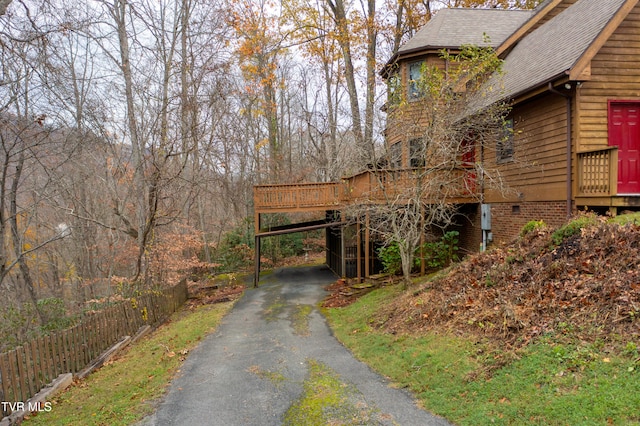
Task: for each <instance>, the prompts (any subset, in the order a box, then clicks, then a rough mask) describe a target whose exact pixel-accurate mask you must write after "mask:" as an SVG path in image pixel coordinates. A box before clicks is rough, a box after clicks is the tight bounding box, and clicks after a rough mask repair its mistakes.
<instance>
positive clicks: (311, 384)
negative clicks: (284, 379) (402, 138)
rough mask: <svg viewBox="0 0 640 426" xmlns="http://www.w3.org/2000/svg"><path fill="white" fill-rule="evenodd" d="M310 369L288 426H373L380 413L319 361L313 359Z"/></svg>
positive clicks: (308, 361) (308, 362)
mask: <svg viewBox="0 0 640 426" xmlns="http://www.w3.org/2000/svg"><path fill="white" fill-rule="evenodd" d="M307 365H308V367H309V377H308V378H307V379H306V380H305V381H304V383H303V392H302V395H301V396H300V398H299V399H298V401H296V402H295V403H294V404H293V405H292V406H291V407H290V408H289V410H288V411H287V412H286V414H285V418H284V422H283V425H284V426H307V425H308V426H318V425H364V424H368V423H369V424H370V420H371V418H372V416H374V415H375V413H376V410H374V409H372V408H369V407H368V406H367V405H366V404H364V403H363V402H362V401H361V400H360V399H361V398H360V394H359V392H358V391H357V390H356V389H355V388H353V387H352V386H349V385H347V384H346V383H344V382H342V381H341V380H340V376H339V375H338V374H337V373H336V372H335V371H333V370H331V369H330V368H329V367H327V366H326V365H324V364H322V363H320V362H318V361H317V360H314V359H309V360H307Z"/></svg>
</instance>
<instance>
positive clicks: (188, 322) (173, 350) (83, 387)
mask: <svg viewBox="0 0 640 426" xmlns="http://www.w3.org/2000/svg"><path fill="white" fill-rule="evenodd" d="M232 305H233V303H224V304H216V305H205V306H201V307H198V308H196V309H195V310H194V311H188V310H186V309H185V310H182V311H179V312H177V313H176V314H174V315H173V316H172V317H171V319H170V321H168V322H167V323H165V324H163V325H162V326H161V327H160V328H159V329H158V330H156V331H155V332H154V333H152V334H151V335H150V336H147V337H146V338H144V339H142V340H141V341H140V342H138V343H136V344H134V345H132V346H131V347H129V348H128V350H126V352H125V353H123V354H122V356H120V357H119V359H118V360H117V362H111V363H109V364H107V365H105V366H103V367H102V368H101V369H100V370H98V371H96V372H95V373H93V374H91V375H90V376H89V377H87V379H86V380H84V381H81V382H78V383H76V384H75V385H74V386H72V387H71V388H69V389H68V390H67V391H65V392H63V393H61V394H60V395H58V396H57V397H56V398H55V399H54V400H53V401H52V402H53V405H52V410H51V411H50V412H41V413H40V414H38V415H37V416H33V417H31V418H30V419H29V420H28V421H27V424H29V425H38V424H42V425H47V426H49V425H130V424H133V423H135V422H136V421H139V420H141V419H142V418H143V417H144V416H146V415H148V414H151V412H152V411H153V409H154V401H157V400H158V399H159V398H160V397H161V396H162V395H163V394H164V392H165V389H166V387H167V384H168V383H169V382H170V380H171V378H172V377H173V375H174V374H175V373H176V372H178V371H179V369H180V366H181V365H182V362H183V361H184V359H185V357H186V355H187V354H188V352H189V351H190V350H191V349H192V348H194V347H195V346H196V345H197V344H198V342H199V341H200V340H201V339H202V338H203V337H205V336H206V335H207V334H209V333H210V332H211V331H212V330H213V329H215V327H216V326H217V325H218V324H219V322H220V320H221V319H222V317H223V316H224V314H226V313H227V312H228V311H229V309H230V308H231V307H232Z"/></svg>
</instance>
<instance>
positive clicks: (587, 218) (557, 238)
mask: <svg viewBox="0 0 640 426" xmlns="http://www.w3.org/2000/svg"><path fill="white" fill-rule="evenodd" d="M597 221H598V219H597V216H596V215H595V214H593V213H587V214H582V215H580V216H578V217H576V218H575V219H573V220H571V221H570V222H569V223H566V224H565V225H563V226H561V227H560V228H558V229H557V230H556V231H555V232H554V233H553V234H552V235H551V241H552V242H553V245H554V246H558V245H560V244H562V241H564V240H565V239H567V238H569V237H572V236H574V235H577V234H579V233H580V231H581V230H582V228H586V227H588V226H591V225H593V224H595V223H597Z"/></svg>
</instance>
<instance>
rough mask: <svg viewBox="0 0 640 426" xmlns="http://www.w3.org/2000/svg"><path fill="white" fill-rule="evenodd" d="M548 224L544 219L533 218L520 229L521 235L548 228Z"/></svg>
mask: <svg viewBox="0 0 640 426" xmlns="http://www.w3.org/2000/svg"><path fill="white" fill-rule="evenodd" d="M546 226H547V224H546V223H545V222H544V220H532V221H529V222H527V224H525V225H524V226H523V227H522V229H521V230H520V237H521V238H522V237H524V236H525V235H527V234H529V233H531V232H533V231H536V230H539V229H543V228H546Z"/></svg>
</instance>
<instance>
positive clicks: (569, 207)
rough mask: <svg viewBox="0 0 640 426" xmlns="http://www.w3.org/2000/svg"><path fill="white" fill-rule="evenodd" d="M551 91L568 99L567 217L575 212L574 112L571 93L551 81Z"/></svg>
mask: <svg viewBox="0 0 640 426" xmlns="http://www.w3.org/2000/svg"><path fill="white" fill-rule="evenodd" d="M549 91H550V92H551V93H555V94H556V95H560V96H562V97H563V98H565V99H566V101H567V218H570V217H571V215H572V214H573V209H572V201H573V185H572V183H571V179H572V177H573V149H572V145H571V133H572V125H571V123H572V121H573V120H572V114H571V95H568V94H566V93H562V92H560V91H558V90H557V89H555V88H554V87H553V84H552V83H551V82H549Z"/></svg>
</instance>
